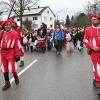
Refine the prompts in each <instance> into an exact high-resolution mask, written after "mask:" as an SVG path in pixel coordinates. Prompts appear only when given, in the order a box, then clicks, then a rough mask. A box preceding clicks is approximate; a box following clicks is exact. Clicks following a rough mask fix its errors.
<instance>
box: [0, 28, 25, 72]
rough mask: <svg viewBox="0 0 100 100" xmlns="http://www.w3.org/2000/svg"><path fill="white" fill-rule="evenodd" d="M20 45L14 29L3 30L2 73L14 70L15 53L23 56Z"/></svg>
mask: <svg viewBox="0 0 100 100" xmlns="http://www.w3.org/2000/svg"><path fill="white" fill-rule="evenodd" d="M21 49H22V46H21V44H20V40H19V37H18V33H17V32H16V31H14V30H13V31H10V32H8V33H7V32H6V31H4V32H3V36H2V40H1V62H2V65H1V70H2V72H3V73H6V72H12V73H14V72H16V68H17V66H16V62H15V55H18V56H23V53H22V52H21V51H22V50H21Z"/></svg>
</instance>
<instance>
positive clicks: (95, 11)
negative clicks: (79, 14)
mask: <svg viewBox="0 0 100 100" xmlns="http://www.w3.org/2000/svg"><path fill="white" fill-rule="evenodd" d="M94 13H95V14H96V13H97V4H96V3H95V4H94Z"/></svg>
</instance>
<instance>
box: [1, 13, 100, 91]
mask: <svg viewBox="0 0 100 100" xmlns="http://www.w3.org/2000/svg"><path fill="white" fill-rule="evenodd" d="M91 22H92V25H91V26H90V27H87V28H84V27H78V28H77V27H67V28H66V27H65V28H62V27H61V24H60V23H57V24H56V25H55V28H54V29H52V27H47V26H46V25H45V24H44V23H42V24H41V26H40V28H39V29H38V30H32V29H30V30H27V31H23V30H22V29H21V28H20V27H19V26H18V25H17V23H16V22H15V21H14V20H12V19H10V20H6V21H4V22H3V23H2V24H1V26H0V29H1V30H0V48H1V50H0V52H1V54H0V55H1V62H2V65H1V67H0V70H1V71H2V72H3V75H4V80H5V83H4V86H3V87H2V90H3V91H4V90H7V89H8V88H10V86H11V84H10V81H9V73H10V72H11V73H12V74H13V76H14V79H15V84H16V85H18V84H19V78H18V75H17V71H16V69H17V64H16V62H18V61H20V67H23V66H24V54H25V52H30V53H34V52H37V53H39V52H42V53H44V54H45V53H46V51H52V49H53V48H55V51H56V54H57V55H61V51H62V48H65V49H66V51H67V52H68V53H72V52H73V51H74V49H75V48H76V49H77V50H78V51H79V52H81V51H82V50H83V48H84V47H86V49H87V52H88V54H89V55H90V57H91V60H92V62H93V73H94V79H93V83H94V86H95V87H96V88H97V89H100V16H99V15H92V16H91Z"/></svg>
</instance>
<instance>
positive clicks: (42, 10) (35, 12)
mask: <svg viewBox="0 0 100 100" xmlns="http://www.w3.org/2000/svg"><path fill="white" fill-rule="evenodd" d="M26 19H28V20H29V21H31V22H32V29H34V30H37V29H38V28H40V26H41V23H45V24H46V25H47V28H51V27H52V28H54V23H55V15H54V13H53V11H52V10H51V9H50V8H49V7H38V8H33V9H28V10H25V12H24V14H23V17H22V20H23V21H25V20H26ZM14 20H15V21H16V22H17V24H18V25H20V20H19V17H17V16H15V17H14Z"/></svg>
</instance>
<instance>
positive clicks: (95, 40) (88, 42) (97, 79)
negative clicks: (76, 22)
mask: <svg viewBox="0 0 100 100" xmlns="http://www.w3.org/2000/svg"><path fill="white" fill-rule="evenodd" d="M91 21H92V26H90V27H87V28H86V31H85V35H84V39H83V43H84V44H85V46H86V48H87V50H88V53H89V54H90V57H91V60H92V62H93V73H94V81H93V83H94V85H95V86H96V87H97V89H98V88H99V89H100V16H99V15H95V14H94V15H92V18H91Z"/></svg>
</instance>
